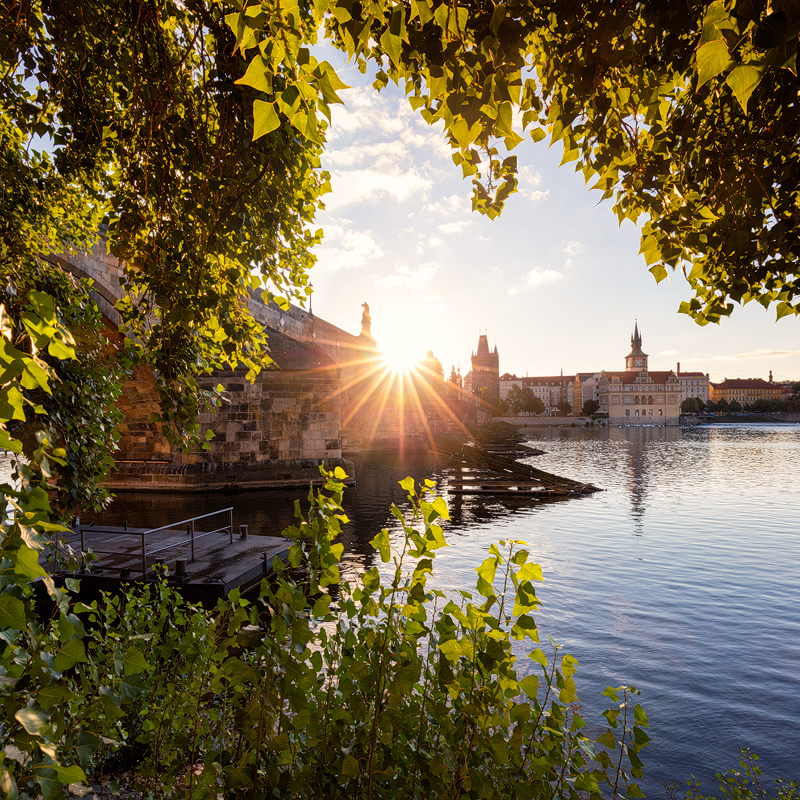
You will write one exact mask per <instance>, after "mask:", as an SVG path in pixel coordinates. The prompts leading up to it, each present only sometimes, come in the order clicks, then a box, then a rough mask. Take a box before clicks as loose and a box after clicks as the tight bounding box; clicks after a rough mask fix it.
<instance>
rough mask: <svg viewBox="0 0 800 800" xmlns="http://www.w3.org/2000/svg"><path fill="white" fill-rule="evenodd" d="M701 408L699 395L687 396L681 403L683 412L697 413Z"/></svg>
mask: <svg viewBox="0 0 800 800" xmlns="http://www.w3.org/2000/svg"><path fill="white" fill-rule="evenodd" d="M699 410H700V400H699V399H698V398H697V397H687V398H686V399H685V400H684V401H683V402H682V403H681V414H696V413H697V412H698V411H699Z"/></svg>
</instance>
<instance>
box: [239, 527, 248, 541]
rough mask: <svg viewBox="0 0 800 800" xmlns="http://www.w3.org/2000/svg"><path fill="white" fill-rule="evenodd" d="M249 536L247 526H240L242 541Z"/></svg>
mask: <svg viewBox="0 0 800 800" xmlns="http://www.w3.org/2000/svg"><path fill="white" fill-rule="evenodd" d="M247 536H248V533H247V525H240V526H239V538H240V539H246V538H247Z"/></svg>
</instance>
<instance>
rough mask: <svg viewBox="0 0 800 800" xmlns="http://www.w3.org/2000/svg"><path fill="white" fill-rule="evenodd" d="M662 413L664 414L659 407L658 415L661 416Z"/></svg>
mask: <svg viewBox="0 0 800 800" xmlns="http://www.w3.org/2000/svg"><path fill="white" fill-rule="evenodd" d="M663 415H664V412H663V411H662V410H661V409H660V408H659V409H658V416H659V417H662V416H663Z"/></svg>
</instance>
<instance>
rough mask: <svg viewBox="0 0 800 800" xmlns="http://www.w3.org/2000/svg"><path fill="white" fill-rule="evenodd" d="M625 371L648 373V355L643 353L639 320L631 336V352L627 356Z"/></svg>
mask: <svg viewBox="0 0 800 800" xmlns="http://www.w3.org/2000/svg"><path fill="white" fill-rule="evenodd" d="M625 369H626V370H627V371H629V372H647V353H644V352H642V335H641V334H640V333H639V321H638V320H636V323H635V327H634V331H633V334H632V335H631V351H630V353H628V355H627V356H625Z"/></svg>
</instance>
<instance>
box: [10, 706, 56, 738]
mask: <svg viewBox="0 0 800 800" xmlns="http://www.w3.org/2000/svg"><path fill="white" fill-rule="evenodd" d="M14 718H15V719H16V720H17V722H19V723H20V725H22V727H23V728H25V730H26V732H27V733H29V734H30V735H31V736H38V735H39V731H41V729H42V728H43V727H44V726H45V725H47V723H48V722H50V717H49V716H48V715H47V714H45V713H44V711H41V710H40V709H38V708H20V709H19V711H17V713H16V714H14Z"/></svg>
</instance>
